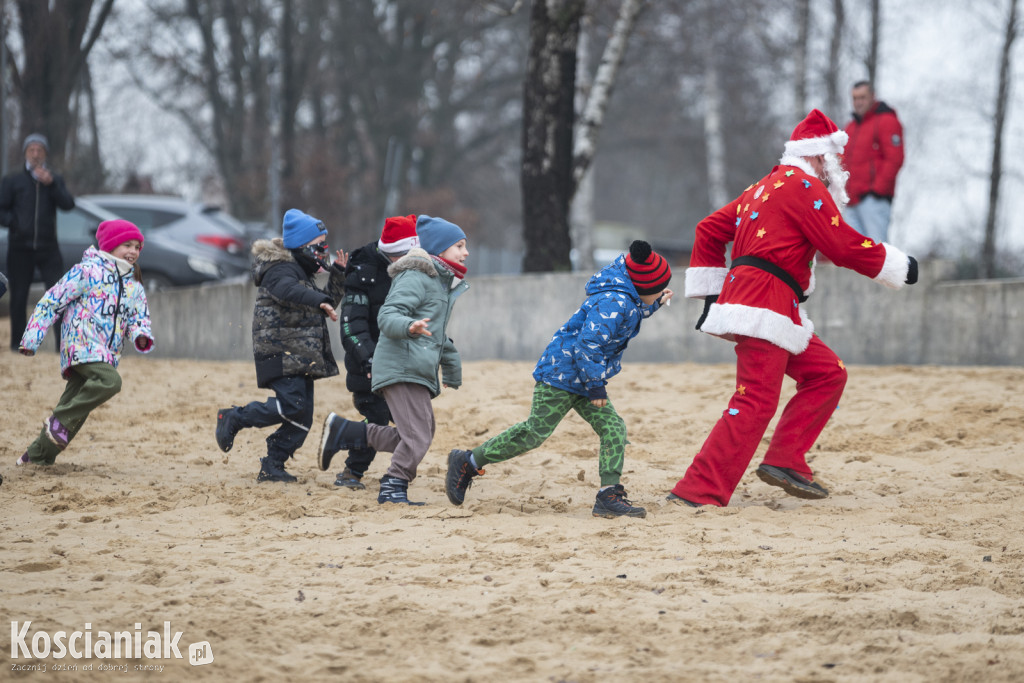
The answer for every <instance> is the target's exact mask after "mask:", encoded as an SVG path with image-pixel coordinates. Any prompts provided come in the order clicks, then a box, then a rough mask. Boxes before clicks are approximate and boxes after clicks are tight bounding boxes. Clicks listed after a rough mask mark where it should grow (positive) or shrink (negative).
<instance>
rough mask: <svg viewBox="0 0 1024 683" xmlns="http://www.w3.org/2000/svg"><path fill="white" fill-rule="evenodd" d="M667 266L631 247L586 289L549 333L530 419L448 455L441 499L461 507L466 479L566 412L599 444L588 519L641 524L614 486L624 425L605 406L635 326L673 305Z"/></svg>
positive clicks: (527, 443)
mask: <svg viewBox="0 0 1024 683" xmlns="http://www.w3.org/2000/svg"><path fill="white" fill-rule="evenodd" d="M671 278H672V270H671V268H670V267H669V265H668V262H667V261H666V260H665V259H664V258H663V257H662V256H661V255H660V254H657V253H656V252H654V251H653V250H652V249H651V245H650V244H648V243H647V242H644V241H642V240H636V241H634V242H633V244H631V245H630V247H629V254H628V255H625V254H622V255H620V256H619V257H618V258H617V259H615V261H613V262H612V263H611V264H609V265H607V266H605V267H604V268H603V269H602V270H601V271H600V272H598V273H597V274H596V275H594V277H592V278H591V279H590V281H589V282H587V285H586V293H587V298H586V300H584V302H583V305H581V306H580V308H579V310H577V311H576V312H575V313H574V314H573V315H572V317H571V318H569V321H568V322H567V323H565V324H564V325H562V327H561V328H560V329H559V330H558V331H557V332H555V335H554V337H553V338H552V339H551V342H550V343H549V344H548V346H547V348H546V349H545V350H544V353H543V355H541V357H540V360H539V361H538V362H537V367H536V369H535V370H534V371H533V378H534V379H535V380H536V381H537V384H536V385H535V386H534V390H533V404H532V405H531V407H530V417H529V418H528V419H527V420H526V421H525V422H520V423H519V424H516V425H513V426H512V427H509V428H508V429H506V430H505V431H504V432H502V433H501V434H498V435H497V436H495V437H493V438H491V439H490V440H488V441H487V442H486V443H484V444H483V445H482V446H477V447H476V448H474V449H472V450H469V451H465V450H459V449H455V450H453V451H452V452H451V453H449V454H448V473H447V475H446V476H445V493H447V494H448V500H450V501H451V502H452V504H453V505H462V503H463V501H464V500H465V497H466V491H467V490H468V489H469V487H470V485H471V484H472V483H473V477H476V476H478V475H481V474H483V473H484V471H483V469H482V468H483V467H484V466H485V465H488V464H491V463H497V462H503V461H505V460H508V459H510V458H514V457H516V456H517V455H522V454H523V453H526V452H527V451H531V450H533V449H534V448H537V447H538V446H540V445H541V444H542V443H544V441H545V440H546V439H547V438H548V437H549V436H551V434H552V432H554V431H555V427H557V426H558V424H559V423H560V422H561V421H562V418H564V417H565V415H566V413H568V412H569V410H570V409H571V410H575V411H576V412H577V413H578V414H579V415H580V417H582V418H583V419H584V420H586V421H587V422H588V423H590V426H591V427H593V428H594V431H595V432H597V435H598V436H599V437H600V440H601V446H600V452H599V456H598V470H599V473H600V477H601V487H600V489H598V492H597V500H596V501H595V502H594V510H593V514H594V516H595V517H609V518H611V517H623V516H625V517H646V516H647V511H646V510H645V509H644V508H642V507H638V506H634V505H633V504H632V503H631V502H630V501H629V499H627V498H626V490H625V489H624V488H623V486H622V484H620V483H619V479H620V478H621V476H622V465H623V459H624V457H625V449H626V443H628V442H627V440H626V424H625V422H624V421H623V420H622V418H621V417H619V414H618V413H617V412H615V408H614V407H613V406H612V403H611V401H610V400H609V399H608V392H607V389H606V385H607V384H608V380H610V379H611V378H612V377H614V376H615V375H617V374H618V373H619V371H620V370H621V369H622V366H621V365H620V361H621V359H622V354H623V352H624V351H625V350H626V345H627V344H628V343H629V340H630V339H632V338H633V337H635V336H636V335H637V334H639V332H640V323H641V322H643V320H644V319H645V318H647V317H649V316H650V315H651V314H652V313H654V312H655V311H657V310H658V309H659V308H660V307H661V305H662V304H663V303H667V302H668V301H669V300H670V299H671V298H672V290H670V289H667V286H668V283H669V280H670V279H671Z"/></svg>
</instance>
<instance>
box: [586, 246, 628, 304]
mask: <svg viewBox="0 0 1024 683" xmlns="http://www.w3.org/2000/svg"><path fill="white" fill-rule="evenodd" d="M584 290H585V291H586V293H587V296H593V295H594V294H600V293H601V292H610V291H616V292H622V293H623V294H625V295H627V296H628V297H629V298H630V299H633V300H634V301H635V302H636V304H637V305H638V306H639V305H641V304H643V300H642V299H640V295H639V294H637V293H636V287H635V286H633V281H632V280H630V279H629V272H628V271H627V270H626V255H625V254H619V256H618V257H617V258H616V259H615V260H614V261H612V262H611V263H609V264H608V265H607V266H605V267H604V268H602V269H601V270H599V271H598V272H597V273H595V274H594V276H593V277H592V278H590V279H589V280H587V284H586V287H585V288H584Z"/></svg>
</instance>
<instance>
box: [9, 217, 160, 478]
mask: <svg viewBox="0 0 1024 683" xmlns="http://www.w3.org/2000/svg"><path fill="white" fill-rule="evenodd" d="M96 241H97V242H98V244H99V249H98V250H97V249H96V248H94V247H89V248H88V249H86V250H85V254H83V256H82V261H81V262H80V263H78V264H76V265H74V266H73V267H72V268H71V270H69V271H68V272H67V273H65V275H64V277H62V278H61V279H60V280H58V281H57V283H56V284H55V285H54V286H53V287H51V288H50V289H49V290H48V291H47V292H46V294H44V295H43V298H42V299H40V301H39V303H38V304H36V307H35V311H34V312H33V313H32V318H31V319H30V320H29V321H28V326H27V327H26V328H25V333H24V335H23V336H22V337H21V343H20V344H19V348H18V350H19V351H20V352H21V353H22V354H24V355H26V356H33V355H35V352H36V350H37V349H38V348H39V345H40V344H41V343H42V341H43V337H44V336H45V335H46V330H47V328H49V327H50V325H52V324H53V323H54V321H55V320H56V319H57V318H58V317H60V318H61V322H60V368H61V376H62V377H64V379H66V380H67V386H66V388H65V389H64V393H63V394H62V395H61V397H60V400H59V401H58V402H57V406H56V407H55V408H54V409H53V414H52V415H50V417H48V418H46V419H45V420H44V421H43V429H42V431H40V432H39V436H37V437H36V440H35V441H33V442H32V443H31V445H29V447H28V450H26V451H25V452H24V453H23V454H22V455H21V457H19V458H18V461H17V464H18V465H25V464H27V463H32V464H33V465H52V464H53V463H54V461H55V460H56V459H57V455H58V454H59V453H60V452H61V451H63V450H64V449H65V448H67V447H68V444H69V443H70V442H71V440H72V439H73V438H75V435H76V434H78V432H79V430H81V428H82V425H84V424H85V420H86V418H88V417H89V415H90V414H91V413H92V411H93V410H95V409H96V408H98V407H99V406H101V405H103V404H104V403H106V402H107V401H109V400H110V399H111V398H113V397H114V396H115V395H116V394H117V393H118V392H119V391H121V376H120V375H119V374H118V373H117V364H118V362H119V361H120V360H121V350H122V348H123V347H124V339H125V337H128V338H130V339H131V340H132V342H133V343H134V344H135V348H136V350H138V351H139V352H140V353H148V352H149V351H151V350H152V349H153V333H152V331H151V330H150V320H149V306H148V304H147V303H146V292H145V290H143V288H142V283H141V282H140V280H139V269H138V266H137V265H136V264H135V262H136V260H138V258H139V253H140V252H141V251H142V243H143V242H144V241H145V240H144V239H143V237H142V233H141V232H140V231H139V229H138V228H137V227H136V226H135V224H133V223H130V222H128V221H125V220H113V221H103V222H102V223H100V225H99V228H97V230H96Z"/></svg>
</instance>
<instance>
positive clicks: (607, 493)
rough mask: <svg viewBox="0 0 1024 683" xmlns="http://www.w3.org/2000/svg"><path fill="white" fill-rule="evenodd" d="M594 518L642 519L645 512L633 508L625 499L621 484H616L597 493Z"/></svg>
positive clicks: (641, 509) (645, 514)
mask: <svg viewBox="0 0 1024 683" xmlns="http://www.w3.org/2000/svg"><path fill="white" fill-rule="evenodd" d="M594 516H595V517H608V518H612V517H641V518H642V517H646V516H647V510H645V509H643V508H641V507H634V506H633V503H631V502H630V501H629V499H628V498H626V489H624V488H622V484H616V485H615V486H610V487H608V488H606V489H604V490H603V491H598V492H597V500H596V501H595V502H594Z"/></svg>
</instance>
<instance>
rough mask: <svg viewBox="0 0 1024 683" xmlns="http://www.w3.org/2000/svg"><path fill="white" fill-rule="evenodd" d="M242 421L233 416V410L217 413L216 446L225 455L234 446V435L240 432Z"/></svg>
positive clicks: (228, 409)
mask: <svg viewBox="0 0 1024 683" xmlns="http://www.w3.org/2000/svg"><path fill="white" fill-rule="evenodd" d="M242 428H243V425H242V421H241V420H239V419H238V415H236V414H235V408H224V409H222V410H218V411H217V445H218V446H220V449H221V450H222V451H224V452H225V453H227V452H228V451H230V450H231V447H232V446H234V445H235V435H236V434H238V432H240V431H242Z"/></svg>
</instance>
